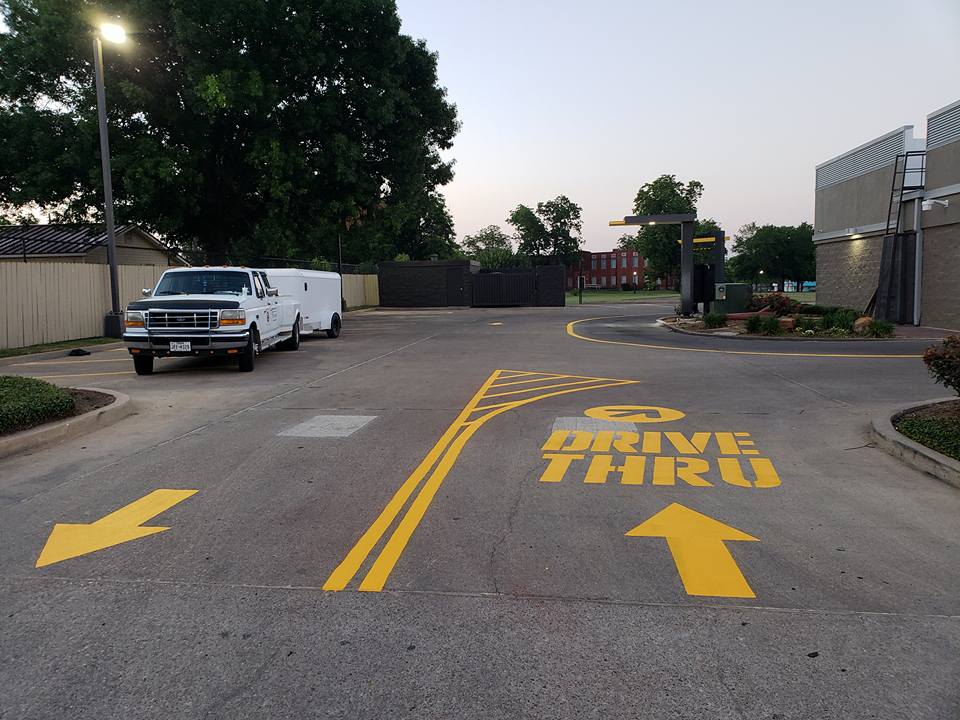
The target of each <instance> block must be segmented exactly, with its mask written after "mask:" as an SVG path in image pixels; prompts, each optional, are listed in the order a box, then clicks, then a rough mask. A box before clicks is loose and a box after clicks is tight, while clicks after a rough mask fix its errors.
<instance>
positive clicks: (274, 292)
mask: <svg viewBox="0 0 960 720" xmlns="http://www.w3.org/2000/svg"><path fill="white" fill-rule="evenodd" d="M267 295H269V296H270V297H278V296H279V295H280V288H267Z"/></svg>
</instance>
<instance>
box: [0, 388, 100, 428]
mask: <svg viewBox="0 0 960 720" xmlns="http://www.w3.org/2000/svg"><path fill="white" fill-rule="evenodd" d="M113 400H114V398H113V396H112V395H107V394H105V393H99V392H94V391H93V390H78V389H74V388H61V387H58V386H57V385H53V384H51V383H48V382H44V381H43V380H37V379H36V378H27V377H15V376H10V375H7V376H0V435H9V434H11V433H15V432H20V431H21V430H27V429H28V428H32V427H36V426H38V425H43V424H44V423H48V422H54V421H56V420H63V419H64V418H68V417H73V416H75V415H82V414H84V413H87V412H90V411H91V410H95V409H97V408H100V407H103V406H105V405H109V404H110V403H112V402H113Z"/></svg>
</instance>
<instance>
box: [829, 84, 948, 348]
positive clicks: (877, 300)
mask: <svg viewBox="0 0 960 720" xmlns="http://www.w3.org/2000/svg"><path fill="white" fill-rule="evenodd" d="M926 135H927V137H926V138H925V139H924V138H915V137H913V127H912V126H909V125H907V126H904V127H901V128H898V129H896V130H893V131H891V132H889V133H887V134H885V135H882V136H880V137H878V138H875V139H873V140H870V141H869V142H867V143H865V144H863V145H861V146H859V147H857V148H854V149H853V150H850V151H848V152H845V153H843V154H842V155H839V156H837V157H835V158H833V159H832V160H828V161H827V162H824V163H821V164H820V165H818V166H817V169H816V207H815V213H814V218H815V219H814V236H813V240H814V243H815V244H816V248H817V302H818V304H821V305H843V306H847V307H852V308H855V309H857V310H867V309H870V311H871V312H873V313H874V314H876V315H877V316H878V317H886V318H888V319H891V320H894V321H897V322H902V323H913V324H917V325H919V324H923V325H929V326H934V327H943V328H949V329H958V328H960V101H957V102H955V103H952V104H950V105H948V106H946V107H944V108H941V109H939V110H936V111H934V112H932V113H930V115H928V116H927V128H926Z"/></svg>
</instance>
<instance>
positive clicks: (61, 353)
mask: <svg viewBox="0 0 960 720" xmlns="http://www.w3.org/2000/svg"><path fill="white" fill-rule="evenodd" d="M77 347H80V348H81V349H83V350H86V351H87V352H89V353H90V354H91V355H93V354H95V353H98V352H103V351H104V350H115V349H116V348H118V347H123V342H122V341H120V340H118V341H117V342H112V343H103V344H101V345H83V346H80V345H78V346H77ZM75 349H76V348H65V349H63V350H47V351H46V352H38V353H30V354H29V355H11V356H10V357H5V358H0V367H6V366H7V365H16V364H17V363H21V362H30V361H32V360H46V359H50V358H58V357H68V356H69V355H70V351H71V350H75Z"/></svg>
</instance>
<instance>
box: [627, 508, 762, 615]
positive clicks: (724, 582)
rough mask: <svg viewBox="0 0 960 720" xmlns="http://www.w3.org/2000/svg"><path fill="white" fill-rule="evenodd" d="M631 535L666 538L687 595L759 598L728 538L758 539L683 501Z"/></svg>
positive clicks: (639, 526)
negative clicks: (728, 547) (698, 510)
mask: <svg viewBox="0 0 960 720" xmlns="http://www.w3.org/2000/svg"><path fill="white" fill-rule="evenodd" d="M626 535H627V536H628V537H662V538H666V540H667V547H669V548H670V554H671V555H673V562H674V563H675V564H676V566H677V572H678V573H680V580H681V581H683V587H684V589H685V590H686V591H687V595H706V596H710V597H739V598H752V597H756V595H755V594H754V592H753V590H751V589H750V585H749V584H748V583H747V580H746V578H744V577H743V573H741V572H740V568H739V567H738V566H737V561H736V560H734V559H733V555H731V554H730V551H729V550H728V549H727V546H726V545H725V544H724V541H728V540H746V541H754V542H755V541H757V540H758V538H755V537H753V535H747V534H746V533H745V532H742V531H741V530H737V529H736V528H735V527H730V526H729V525H725V524H724V523H722V522H719V521H717V520H714V519H713V518H712V517H708V516H706V515H703V514H701V513H698V512H697V511H696V510H691V509H690V508H688V507H684V506H683V505H680V504H679V503H673V504H671V505H668V506H667V507H665V508H664V509H663V510H661V511H660V512H658V513H657V514H656V515H654V516H653V517H651V518H650V519H648V520H646V521H644V522H642V523H640V524H639V525H637V526H636V527H635V528H634V529H633V530H631V531H629V532H628V533H626Z"/></svg>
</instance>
